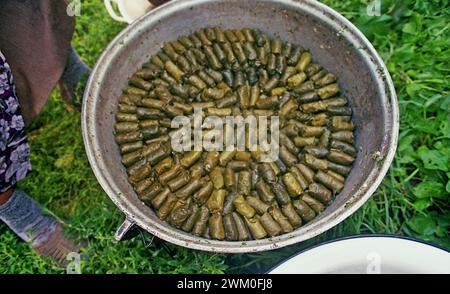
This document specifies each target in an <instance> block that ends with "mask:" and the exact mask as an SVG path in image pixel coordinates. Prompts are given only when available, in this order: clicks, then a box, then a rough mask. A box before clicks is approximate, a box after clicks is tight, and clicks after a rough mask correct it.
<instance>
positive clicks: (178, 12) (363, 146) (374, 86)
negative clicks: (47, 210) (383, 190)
mask: <svg viewBox="0 0 450 294" xmlns="http://www.w3.org/2000/svg"><path fill="white" fill-rule="evenodd" d="M208 26H210V27H213V26H219V27H221V28H223V29H228V28H237V27H251V28H258V29H260V30H262V31H263V32H266V33H268V34H270V35H274V34H279V35H280V36H281V37H282V38H283V39H284V40H287V41H290V42H293V43H300V44H301V45H303V46H304V47H305V48H309V49H310V50H311V53H312V56H313V58H315V59H316V60H317V61H318V62H319V63H321V64H322V65H324V67H326V68H327V69H328V70H329V71H330V72H333V73H336V74H337V75H338V77H339V82H340V86H341V88H342V89H343V91H344V94H345V95H346V96H347V97H348V98H349V101H350V104H351V106H352V107H353V109H354V121H355V122H356V125H357V126H358V128H357V130H356V144H357V146H358V147H359V148H358V150H359V151H358V155H357V159H356V161H355V163H354V167H353V170H352V172H351V174H350V175H349V177H348V179H347V181H346V184H345V188H344V190H343V191H342V192H341V193H340V194H339V196H338V197H337V198H336V199H335V201H334V202H333V203H332V204H331V205H330V206H329V207H328V208H327V209H326V210H325V211H324V212H323V213H322V214H321V215H320V216H319V217H317V218H316V219H314V220H313V221H312V222H310V223H308V224H306V225H304V226H302V227H300V228H298V229H297V230H295V231H293V232H291V233H289V234H284V235H281V236H278V237H274V238H271V239H263V240H258V241H249V242H228V241H216V240H207V239H203V238H199V237H195V236H193V235H190V234H188V233H185V232H183V231H180V230H177V229H175V228H173V227H171V226H169V225H168V224H166V223H165V222H163V221H160V220H159V219H158V218H157V217H156V215H155V214H154V213H153V211H152V210H151V209H150V208H148V207H147V206H145V205H144V204H143V203H142V202H141V201H139V199H138V198H137V196H136V194H135V192H134V191H133V188H132V187H131V185H130V184H129V183H128V181H127V175H126V172H125V169H124V167H123V166H122V164H121V162H120V155H119V149H118V147H117V145H116V143H115V142H114V137H113V123H114V114H115V112H116V109H117V102H118V97H119V95H120V93H121V89H122V87H124V86H125V85H126V84H127V79H128V77H130V76H131V75H132V74H133V73H134V72H135V71H136V70H137V69H138V68H139V67H140V66H141V64H143V63H144V62H146V61H147V60H148V58H149V56H150V55H151V54H153V53H155V52H157V51H158V49H159V48H160V47H161V45H162V44H163V43H164V42H165V41H169V40H174V39H177V38H178V37H179V36H181V35H186V34H189V33H191V32H192V31H194V30H196V29H199V28H202V27H208ZM398 124H399V123H398V105H397V100H396V95H395V89H394V87H393V84H392V81H391V78H390V76H389V73H388V72H387V70H386V67H385V65H384V64H383V62H382V60H381V59H380V57H379V56H378V54H377V53H376V51H375V50H374V48H373V47H372V45H371V44H370V43H369V41H368V40H367V39H366V38H365V37H364V36H363V35H362V33H361V32H360V31H358V30H357V28H356V27H355V26H354V25H352V24H351V23H350V22H349V21H348V20H346V19H345V18H344V17H342V16H341V15H339V14H338V13H336V12H335V11H333V10H332V9H330V8H329V7H327V6H325V5H323V4H320V3H318V2H316V1H311V0H307V1H288V0H245V1H243V0H186V1H171V2H169V3H167V4H165V5H163V6H161V7H159V8H157V9H155V10H153V11H150V12H149V13H147V14H146V15H145V16H143V17H141V18H140V19H139V20H138V21H136V22H135V23H133V24H132V25H130V26H129V27H127V28H126V29H125V30H124V31H123V32H122V33H120V34H119V35H118V36H117V37H116V38H115V39H114V41H113V42H112V43H111V44H110V45H109V46H108V48H107V49H106V51H105V52H104V53H103V55H102V56H101V58H100V60H99V61H98V62H97V65H96V66H95V69H94V71H93V74H92V76H91V78H90V80H89V83H88V87H87V90H86V93H85V96H84V102H83V112H82V129H83V138H84V143H85V145H86V152H87V155H88V158H89V161H90V163H91V166H92V169H93V171H94V173H95V176H96V177H97V179H98V181H99V182H100V184H101V186H102V187H103V189H104V190H105V192H106V193H107V194H108V196H109V197H110V198H111V200H112V201H113V202H114V204H115V205H117V207H118V208H119V209H120V210H121V211H122V212H123V213H124V214H125V217H126V220H125V222H124V223H123V225H122V226H121V228H119V230H118V232H117V234H116V238H117V239H120V238H122V237H124V235H126V232H127V231H129V229H130V228H132V227H140V228H142V229H145V230H146V231H148V232H150V233H151V234H153V235H154V236H156V237H158V238H161V239H163V240H166V241H169V242H171V243H174V244H177V245H181V246H184V247H188V248H192V249H199V250H205V251H214V252H225V253H242V252H255V251H263V250H271V249H276V248H280V247H283V246H286V245H290V244H294V243H297V242H301V241H303V240H307V239H309V238H312V237H314V236H316V235H318V234H320V233H322V232H324V231H326V230H328V229H330V228H331V227H333V226H335V225H337V224H338V223H340V222H341V221H343V220H344V219H345V218H347V217H348V216H350V215H351V214H352V213H353V212H355V211H356V210H357V209H358V208H359V207H360V206H361V205H363V204H364V202H366V201H367V200H368V199H369V198H370V196H371V195H372V194H373V192H374V191H375V189H376V188H377V187H378V185H379V184H380V182H381V180H382V179H383V177H384V175H385V174H386V172H387V170H388V168H389V165H390V163H391V162H392V159H393V157H394V153H395V149H396V145H397V136H398V127H399V125H398Z"/></svg>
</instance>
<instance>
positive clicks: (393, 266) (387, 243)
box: [269, 235, 450, 274]
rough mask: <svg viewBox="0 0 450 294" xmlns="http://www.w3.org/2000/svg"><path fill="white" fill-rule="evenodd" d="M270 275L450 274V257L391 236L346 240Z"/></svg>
mask: <svg viewBox="0 0 450 294" xmlns="http://www.w3.org/2000/svg"><path fill="white" fill-rule="evenodd" d="M269 273H270V274H450V253H449V252H447V251H446V250H444V249H441V248H438V247H435V246H432V245H431V244H428V243H425V242H423V241H419V240H413V239H410V238H404V237H399V236H390V235H366V236H355V237H347V238H343V239H340V240H335V241H331V242H326V243H323V244H319V245H318V246H314V247H312V248H309V249H306V250H305V251H303V252H300V253H298V254H296V255H295V256H293V257H291V258H288V259H287V260H285V261H283V262H281V263H280V264H278V265H277V266H275V267H274V268H272V269H271V270H270V271H269Z"/></svg>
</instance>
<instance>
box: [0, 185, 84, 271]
mask: <svg viewBox="0 0 450 294" xmlns="http://www.w3.org/2000/svg"><path fill="white" fill-rule="evenodd" d="M2 198H3V201H4V200H5V199H6V201H5V202H3V203H1V204H0V220H1V221H3V222H4V223H5V224H6V225H7V226H8V227H9V228H10V229H11V230H12V231H13V232H14V233H16V235H17V236H19V237H20V238H21V239H22V240H24V241H25V242H27V243H29V244H30V245H31V246H32V247H33V248H35V249H36V252H37V253H38V254H40V255H45V256H51V257H53V258H54V259H56V260H57V261H58V262H59V263H61V264H64V263H65V258H66V256H67V254H69V253H70V252H78V251H79V249H80V248H79V246H78V245H76V244H75V243H74V242H72V241H70V240H68V239H66V238H65V237H64V235H63V234H62V227H61V225H60V224H59V223H58V221H57V220H56V219H55V218H54V217H53V216H52V215H49V214H46V213H44V211H43V210H42V207H41V206H40V205H39V204H38V203H37V202H36V201H34V200H33V199H31V198H30V197H29V196H28V195H27V194H26V193H25V192H23V191H22V190H19V189H10V190H8V192H7V194H5V193H3V194H2V195H1V196H0V199H2Z"/></svg>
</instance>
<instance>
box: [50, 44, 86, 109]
mask: <svg viewBox="0 0 450 294" xmlns="http://www.w3.org/2000/svg"><path fill="white" fill-rule="evenodd" d="M90 73H91V69H90V68H89V67H88V66H87V65H86V64H85V63H84V62H83V61H82V60H81V58H80V56H79V55H78V54H77V52H76V51H75V49H74V48H73V46H71V47H70V53H69V56H68V58H67V62H66V66H65V68H64V72H63V74H62V76H61V79H60V81H59V83H58V86H59V90H60V92H61V97H62V98H63V101H64V103H65V105H66V108H68V109H69V110H71V106H75V107H78V108H79V107H80V106H81V101H79V99H77V98H81V96H82V95H83V92H84V86H85V83H84V82H85V81H86V80H87V78H88V76H89V74H90Z"/></svg>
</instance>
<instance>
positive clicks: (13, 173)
mask: <svg viewBox="0 0 450 294" xmlns="http://www.w3.org/2000/svg"><path fill="white" fill-rule="evenodd" d="M24 128H25V124H24V120H23V117H22V114H21V112H20V106H19V100H18V99H17V96H16V89H15V84H14V80H13V76H12V73H11V70H10V67H9V65H8V63H6V59H5V57H4V56H3V54H2V53H1V51H0V192H5V191H7V190H9V189H10V188H11V187H13V186H14V185H15V184H16V183H17V182H18V181H20V180H21V179H23V178H24V177H25V176H26V175H27V174H28V172H29V171H31V163H30V146H29V144H28V140H27V137H26V135H25V130H24Z"/></svg>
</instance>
